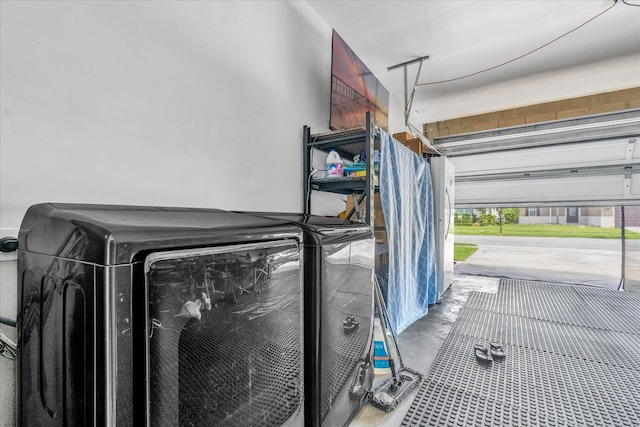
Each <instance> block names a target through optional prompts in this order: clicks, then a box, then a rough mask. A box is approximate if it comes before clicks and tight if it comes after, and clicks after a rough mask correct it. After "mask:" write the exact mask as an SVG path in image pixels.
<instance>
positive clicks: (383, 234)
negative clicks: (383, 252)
mask: <svg viewBox="0 0 640 427" xmlns="http://www.w3.org/2000/svg"><path fill="white" fill-rule="evenodd" d="M373 233H374V234H375V236H376V243H387V231H386V230H375V231H374V232H373Z"/></svg>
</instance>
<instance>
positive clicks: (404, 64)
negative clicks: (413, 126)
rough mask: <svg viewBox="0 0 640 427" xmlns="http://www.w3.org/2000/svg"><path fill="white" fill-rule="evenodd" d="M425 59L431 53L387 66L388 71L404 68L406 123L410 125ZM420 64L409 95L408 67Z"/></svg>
mask: <svg viewBox="0 0 640 427" xmlns="http://www.w3.org/2000/svg"><path fill="white" fill-rule="evenodd" d="M425 59H429V55H426V56H422V57H420V58H416V59H412V60H410V61H406V62H402V63H400V64H396V65H392V66H391V67H388V68H387V71H392V70H396V69H398V68H402V69H403V71H404V125H405V126H409V114H410V113H411V108H412V106H413V97H414V95H415V94H416V87H417V86H418V80H419V79H420V71H422V63H423V62H424V60H425ZM416 63H417V64H418V72H417V73H416V81H415V83H414V84H413V89H411V95H409V87H408V82H407V67H408V66H409V65H411V64H416Z"/></svg>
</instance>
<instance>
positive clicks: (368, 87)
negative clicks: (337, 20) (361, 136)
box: [329, 30, 389, 130]
mask: <svg viewBox="0 0 640 427" xmlns="http://www.w3.org/2000/svg"><path fill="white" fill-rule="evenodd" d="M367 111H371V112H372V113H373V118H374V121H375V124H376V125H377V126H378V127H380V128H382V129H384V130H387V128H388V117H389V91H388V90H387V89H386V88H385V87H384V86H383V85H382V84H381V83H380V81H378V79H377V78H376V76H374V75H373V73H372V72H371V71H370V70H369V68H367V66H366V65H365V64H364V62H362V61H361V60H360V58H358V55H356V54H355V52H354V51H353V50H351V48H349V46H347V44H346V43H345V41H344V40H343V39H342V37H340V36H339V35H338V33H337V32H336V31H335V30H334V31H333V40H332V55H331V111H330V117H329V127H330V128H331V129H333V130H340V129H349V128H354V127H358V126H363V125H364V124H365V113H366V112H367Z"/></svg>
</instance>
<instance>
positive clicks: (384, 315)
mask: <svg viewBox="0 0 640 427" xmlns="http://www.w3.org/2000/svg"><path fill="white" fill-rule="evenodd" d="M373 279H374V281H375V283H374V285H375V286H374V292H375V295H376V301H377V302H378V311H379V312H380V314H381V317H382V319H381V320H382V321H381V322H380V323H381V324H382V325H384V324H385V322H386V321H387V320H388V319H389V313H388V312H387V307H386V305H385V303H384V299H383V298H382V290H381V289H380V284H379V283H378V278H377V277H375V276H374V277H373ZM389 329H390V330H391V338H392V339H393V344H394V347H395V349H396V355H397V356H398V362H400V369H402V368H404V363H403V362H402V356H400V349H399V348H398V341H396V337H395V334H394V332H393V328H391V324H390V323H389ZM382 330H383V331H385V328H384V326H383V329H382ZM386 337H387V335H386V333H385V343H386ZM387 348H389V345H388V344H387Z"/></svg>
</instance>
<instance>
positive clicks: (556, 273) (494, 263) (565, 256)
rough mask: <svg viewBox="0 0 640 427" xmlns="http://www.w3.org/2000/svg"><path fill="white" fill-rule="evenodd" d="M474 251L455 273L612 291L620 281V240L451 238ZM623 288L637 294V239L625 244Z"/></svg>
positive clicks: (639, 278) (639, 253)
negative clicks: (476, 246)
mask: <svg viewBox="0 0 640 427" xmlns="http://www.w3.org/2000/svg"><path fill="white" fill-rule="evenodd" d="M455 241H456V242H465V243H474V244H477V245H478V250H477V251H476V253H475V254H473V255H472V256H471V257H470V258H468V259H467V260H466V261H465V262H463V263H457V265H456V272H457V273H459V274H470V275H481V276H492V277H510V278H514V279H526V280H540V281H549V282H559V283H571V284H583V285H594V286H601V287H606V288H609V289H616V288H617V287H618V285H619V283H620V278H621V272H622V268H621V246H622V245H621V241H620V240H614V239H576V238H555V237H511V236H455ZM626 255H627V256H626V280H625V289H626V290H629V291H631V290H633V291H640V240H627V241H626Z"/></svg>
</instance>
